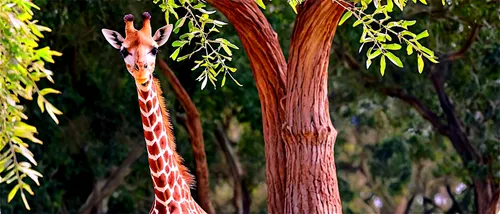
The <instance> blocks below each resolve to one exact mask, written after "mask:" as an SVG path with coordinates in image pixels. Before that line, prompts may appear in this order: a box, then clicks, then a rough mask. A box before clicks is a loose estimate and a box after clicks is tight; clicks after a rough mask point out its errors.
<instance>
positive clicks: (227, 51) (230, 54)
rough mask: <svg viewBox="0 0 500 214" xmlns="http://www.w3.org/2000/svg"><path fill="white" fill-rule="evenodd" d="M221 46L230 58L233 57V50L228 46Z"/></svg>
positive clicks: (222, 44) (221, 44)
mask: <svg viewBox="0 0 500 214" xmlns="http://www.w3.org/2000/svg"><path fill="white" fill-rule="evenodd" d="M220 46H221V47H222V49H224V51H225V52H226V53H227V55H229V56H232V55H233V53H232V52H231V49H229V48H228V47H227V45H226V44H224V43H220Z"/></svg>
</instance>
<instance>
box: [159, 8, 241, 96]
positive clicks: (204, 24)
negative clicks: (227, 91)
mask: <svg viewBox="0 0 500 214" xmlns="http://www.w3.org/2000/svg"><path fill="white" fill-rule="evenodd" d="M153 2H154V3H155V4H157V3H158V2H159V0H153ZM178 3H179V4H177V3H176V1H173V0H162V3H161V4H159V6H160V8H161V9H162V11H163V12H165V19H166V20H167V22H168V21H169V17H170V15H173V16H174V17H175V19H176V20H177V21H176V22H175V25H174V32H175V33H179V31H180V29H181V27H182V26H184V24H185V23H186V22H187V25H188V29H189V31H188V32H187V33H184V34H182V35H181V36H180V37H179V40H177V41H174V42H173V43H172V47H175V48H177V49H175V51H174V52H173V53H172V55H170V58H172V59H173V60H177V61H178V62H180V61H183V60H185V59H190V58H191V57H192V56H193V55H194V54H196V53H197V52H202V53H203V55H202V59H201V60H197V61H195V66H194V67H193V68H192V69H191V70H196V69H198V68H200V69H203V71H202V73H201V74H200V75H199V76H198V78H197V79H196V80H198V81H200V82H202V83H201V89H204V88H205V86H206V85H207V82H208V81H210V82H211V83H212V85H213V86H214V87H216V84H215V82H216V81H217V78H216V77H217V76H218V75H219V74H222V75H223V77H222V82H221V87H222V86H224V85H225V83H226V76H229V77H231V79H233V81H234V82H235V83H236V84H237V85H240V86H241V84H240V83H238V81H236V79H234V78H233V76H232V75H231V73H234V72H236V68H233V67H230V66H228V65H226V62H227V61H231V60H232V57H231V56H232V55H233V54H232V51H231V49H238V47H237V46H236V45H234V44H232V43H231V42H229V41H228V40H227V39H224V38H216V39H212V38H211V34H213V33H218V32H220V31H219V29H218V28H219V27H222V26H224V25H226V24H227V23H225V22H222V21H219V20H214V19H212V18H211V17H210V15H211V14H213V13H215V11H209V10H206V9H205V8H206V3H204V2H203V1H198V0H180V1H179V2H178ZM177 8H183V9H185V11H186V14H185V15H184V16H183V17H180V16H179V15H178V14H177V12H176V11H175V10H174V9H177ZM191 43H194V47H193V48H192V49H193V50H194V51H192V52H190V53H189V54H186V55H183V56H180V57H179V53H180V51H181V49H182V48H183V47H185V46H189V45H191ZM222 50H224V53H222Z"/></svg>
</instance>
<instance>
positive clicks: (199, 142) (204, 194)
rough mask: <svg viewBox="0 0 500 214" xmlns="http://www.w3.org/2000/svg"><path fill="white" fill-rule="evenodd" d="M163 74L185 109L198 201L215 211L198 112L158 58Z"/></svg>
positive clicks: (209, 211) (208, 210) (173, 75)
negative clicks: (211, 198) (193, 160)
mask: <svg viewBox="0 0 500 214" xmlns="http://www.w3.org/2000/svg"><path fill="white" fill-rule="evenodd" d="M157 61H158V62H157V63H158V65H159V66H160V69H161V71H162V72H163V75H165V77H167V79H168V81H169V82H170V84H171V86H172V89H173V90H174V93H175V97H176V98H177V100H179V102H180V103H181V105H182V108H184V110H185V111H186V120H185V125H186V129H187V131H188V133H189V140H190V142H191V148H192V149H193V156H194V159H195V164H196V181H197V182H196V187H197V192H198V198H197V199H198V202H199V204H200V206H201V208H203V210H205V211H206V212H207V213H209V214H212V213H215V210H214V207H213V205H212V201H211V200H210V186H209V181H208V166H207V156H206V154H205V144H204V143H203V129H202V127H201V120H200V113H199V112H198V109H197V108H196V106H195V105H194V103H193V101H192V100H191V98H190V97H189V94H188V93H187V92H186V90H185V89H184V87H182V85H181V83H180V82H179V80H178V79H177V77H176V76H175V74H174V72H173V71H172V69H170V67H168V65H167V63H166V62H165V61H164V60H161V59H158V60H157Z"/></svg>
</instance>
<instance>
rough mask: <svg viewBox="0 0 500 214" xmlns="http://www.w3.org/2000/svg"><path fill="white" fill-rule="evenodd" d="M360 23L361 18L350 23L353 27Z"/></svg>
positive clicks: (361, 21)
mask: <svg viewBox="0 0 500 214" xmlns="http://www.w3.org/2000/svg"><path fill="white" fill-rule="evenodd" d="M361 23H363V20H361V19H358V20H357V21H355V22H354V23H353V24H352V26H353V27H356V26H358V25H359V24H361Z"/></svg>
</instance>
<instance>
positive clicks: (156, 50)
mask: <svg viewBox="0 0 500 214" xmlns="http://www.w3.org/2000/svg"><path fill="white" fill-rule="evenodd" d="M151 54H153V55H154V56H156V54H158V48H157V47H154V48H153V49H151Z"/></svg>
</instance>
